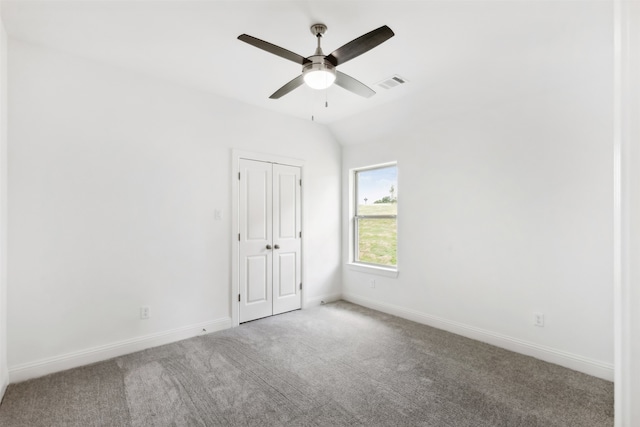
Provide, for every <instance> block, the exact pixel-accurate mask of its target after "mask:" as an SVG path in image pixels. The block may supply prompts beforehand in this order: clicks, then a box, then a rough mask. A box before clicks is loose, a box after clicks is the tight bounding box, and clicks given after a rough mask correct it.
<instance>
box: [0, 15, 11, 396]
mask: <svg viewBox="0 0 640 427" xmlns="http://www.w3.org/2000/svg"><path fill="white" fill-rule="evenodd" d="M8 384H9V371H8V367H7V33H6V32H5V29H4V23H3V22H2V16H0V401H1V400H2V396H3V395H4V392H5V390H6V387H7V385H8Z"/></svg>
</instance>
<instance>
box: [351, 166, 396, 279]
mask: <svg viewBox="0 0 640 427" xmlns="http://www.w3.org/2000/svg"><path fill="white" fill-rule="evenodd" d="M354 184H355V188H354V190H355V191H354V205H355V206H354V217H353V248H354V254H353V260H354V262H356V263H361V264H371V265H375V266H382V267H391V268H394V269H395V268H396V266H397V245H398V237H397V236H398V233H397V221H398V220H397V216H398V167H397V165H395V164H393V165H384V166H377V167H370V168H366V169H358V170H356V171H354Z"/></svg>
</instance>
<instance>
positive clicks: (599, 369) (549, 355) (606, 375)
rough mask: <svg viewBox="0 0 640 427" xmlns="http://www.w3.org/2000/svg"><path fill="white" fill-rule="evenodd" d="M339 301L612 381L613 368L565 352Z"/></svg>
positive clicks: (384, 307) (402, 311) (373, 304)
mask: <svg viewBox="0 0 640 427" xmlns="http://www.w3.org/2000/svg"><path fill="white" fill-rule="evenodd" d="M342 299H344V300H345V301H349V302H352V303H354V304H358V305H362V306H364V307H368V308H371V309H374V310H378V311H382V312H384V313H387V314H392V315H394V316H398V317H402V318H404V319H408V320H412V321H414V322H418V323H422V324H424V325H428V326H432V327H434V328H438V329H442V330H445V331H448V332H452V333H454V334H458V335H462V336H464V337H467V338H471V339H474V340H477V341H482V342H485V343H488V344H491V345H495V346H496V347H501V348H504V349H506V350H510V351H514V352H516V353H521V354H524V355H527V356H531V357H535V358H536V359H540V360H544V361H545V362H550V363H554V364H556V365H560V366H564V367H565V368H569V369H573V370H575V371H579V372H583V373H585V374H588V375H592V376H594V377H598V378H602V379H605V380H608V381H613V372H614V369H613V364H610V363H605V362H600V361H598V360H593V359H589V358H587V357H583V356H579V355H576V354H572V353H568V352H566V351H562V350H557V349H554V348H551V347H546V346H542V345H539V344H534V343H531V342H527V341H524V340H521V339H518V338H512V337H509V336H506V335H502V334H498V333H495V332H491V331H487V330H484V329H480V328H476V327H473V326H469V325H465V324H463V323H458V322H454V321H451V320H447V319H443V318H441V317H438V316H432V315H429V314H425V313H422V312H419V311H415V310H411V309H407V308H404V307H399V306H396V305H392V304H387V303H381V302H377V301H372V300H369V299H366V298H362V297H359V296H357V295H353V294H348V293H347V294H342Z"/></svg>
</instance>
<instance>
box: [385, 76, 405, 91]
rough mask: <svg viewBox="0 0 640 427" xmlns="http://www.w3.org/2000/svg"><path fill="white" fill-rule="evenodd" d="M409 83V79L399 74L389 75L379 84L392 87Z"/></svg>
mask: <svg viewBox="0 0 640 427" xmlns="http://www.w3.org/2000/svg"><path fill="white" fill-rule="evenodd" d="M405 83H407V79H405V78H404V77H400V76H399V75H397V74H396V75H394V76H391V77H389V78H388V79H384V80H383V81H381V82H379V83H378V86H380V87H383V88H385V89H392V88H394V87H396V86H400V85H403V84H405Z"/></svg>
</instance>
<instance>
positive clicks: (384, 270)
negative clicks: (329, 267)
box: [347, 262, 399, 278]
mask: <svg viewBox="0 0 640 427" xmlns="http://www.w3.org/2000/svg"><path fill="white" fill-rule="evenodd" d="M347 267H348V268H349V270H353V271H359V272H361V273H368V274H377V275H378V276H386V277H393V278H396V277H398V273H399V272H398V270H397V269H395V268H389V267H378V266H375V265H367V264H358V263H354V262H350V263H348V264H347Z"/></svg>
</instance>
